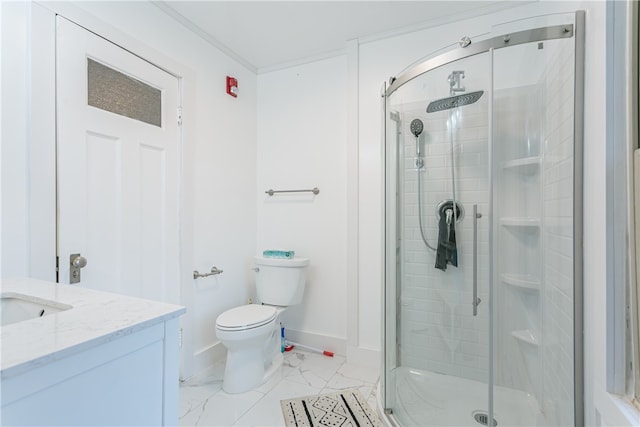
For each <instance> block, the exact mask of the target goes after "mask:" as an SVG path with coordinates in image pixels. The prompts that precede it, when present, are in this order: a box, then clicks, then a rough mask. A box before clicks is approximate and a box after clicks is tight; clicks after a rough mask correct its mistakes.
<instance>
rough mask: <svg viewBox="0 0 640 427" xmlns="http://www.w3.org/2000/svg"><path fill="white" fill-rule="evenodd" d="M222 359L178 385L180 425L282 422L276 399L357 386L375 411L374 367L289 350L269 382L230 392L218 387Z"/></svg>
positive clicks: (272, 424)
mask: <svg viewBox="0 0 640 427" xmlns="http://www.w3.org/2000/svg"><path fill="white" fill-rule="evenodd" d="M223 374H224V361H220V362H218V363H216V364H215V365H214V366H212V367H211V368H210V369H209V370H207V371H206V372H203V373H201V374H199V375H197V376H196V377H194V378H191V379H189V380H187V381H185V382H183V383H181V384H180V421H179V422H180V425H181V426H198V427H206V426H284V419H283V417H282V410H281V409H280V400H283V399H292V398H295V397H302V396H310V395H314V394H324V393H332V392H336V391H339V390H343V389H347V388H357V389H358V390H359V391H360V393H361V394H362V396H363V397H364V398H365V399H367V402H368V403H369V405H370V406H371V408H372V409H374V410H375V409H376V388H377V383H378V379H379V375H380V374H379V370H378V369H377V368H368V367H363V366H360V365H354V364H350V363H347V362H346V360H345V357H343V356H338V355H336V356H334V357H327V356H324V355H321V354H317V353H310V352H307V351H304V350H298V349H295V348H294V349H293V350H292V351H290V352H286V353H285V357H284V363H283V365H282V368H281V370H280V372H277V373H276V374H275V375H274V376H273V377H272V378H271V379H270V380H269V381H268V382H266V383H265V384H263V385H261V386H260V387H258V388H257V389H255V390H251V391H248V392H246V393H240V394H228V393H225V392H224V391H223V390H222V378H223Z"/></svg>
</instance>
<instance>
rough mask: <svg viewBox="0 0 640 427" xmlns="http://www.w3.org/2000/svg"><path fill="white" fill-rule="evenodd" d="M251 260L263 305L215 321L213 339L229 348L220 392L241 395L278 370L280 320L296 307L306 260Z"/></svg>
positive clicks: (236, 310) (239, 309)
mask: <svg viewBox="0 0 640 427" xmlns="http://www.w3.org/2000/svg"><path fill="white" fill-rule="evenodd" d="M254 260H255V265H256V268H255V271H256V292H257V296H258V300H259V301H260V302H261V303H262V304H247V305H243V306H240V307H235V308H232V309H230V310H227V311H225V312H224V313H222V314H221V315H220V316H218V318H217V319H216V336H217V337H218V339H219V340H220V341H221V342H222V344H223V345H224V346H225V347H226V348H227V362H226V365H225V369H224V380H223V383H222V389H223V390H224V391H225V392H227V393H243V392H245V391H249V390H252V389H254V388H256V387H258V386H259V385H260V384H262V383H263V382H265V381H266V380H268V379H269V378H270V377H271V376H272V375H273V374H274V373H275V372H276V371H277V370H278V369H279V368H280V366H281V365H282V359H283V358H282V353H281V352H280V344H281V340H280V324H279V320H278V318H279V316H280V314H281V313H282V312H283V311H284V310H286V308H287V307H289V306H292V305H296V304H300V302H302V297H303V295H304V288H305V285H306V269H307V266H308V265H309V259H308V258H291V259H285V258H267V257H262V256H257V257H255V258H254Z"/></svg>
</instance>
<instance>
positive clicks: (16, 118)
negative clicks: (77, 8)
mask: <svg viewBox="0 0 640 427" xmlns="http://www.w3.org/2000/svg"><path fill="white" fill-rule="evenodd" d="M25 9H26V6H25V5H24V4H21V3H5V4H3V5H2V26H1V30H2V49H1V52H2V64H3V72H2V82H1V84H2V136H1V138H2V175H3V179H2V264H1V265H2V267H1V268H0V272H1V273H2V275H3V277H7V276H24V275H25V273H26V271H27V266H28V261H27V257H26V253H27V250H28V246H27V242H28V237H27V236H28V235H27V159H28V157H27V147H26V145H25V144H24V141H25V138H26V132H27V117H26V115H25V111H26V109H27V98H26V96H24V94H25V92H26V89H27V81H28V77H29V74H28V71H27V65H28V63H27V57H26V52H27V49H26V43H27V41H26V37H27V24H26V20H27V16H26V14H25V13H24V11H25ZM8 65H12V67H11V68H10V69H9V68H8Z"/></svg>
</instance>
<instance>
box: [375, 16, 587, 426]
mask: <svg viewBox="0 0 640 427" xmlns="http://www.w3.org/2000/svg"><path fill="white" fill-rule="evenodd" d="M583 20H584V16H583V13H582V12H576V13H572V14H562V15H549V16H545V17H539V18H532V19H529V20H522V21H518V22H512V23H508V24H504V25H501V26H497V27H495V28H494V30H493V32H492V34H491V35H490V36H488V37H485V38H484V39H483V40H479V41H475V40H473V41H472V42H470V40H469V39H468V38H464V39H462V40H461V41H460V47H459V48H455V49H452V50H450V51H448V52H445V53H443V54H440V55H438V56H435V57H431V58H428V59H426V60H424V61H423V62H421V63H419V64H417V65H415V66H413V67H411V68H409V69H408V70H407V71H405V72H403V73H402V74H400V75H399V76H397V77H396V78H392V79H391V80H390V81H389V83H388V85H387V84H385V87H384V94H383V108H384V116H385V182H386V184H385V185H386V188H385V206H386V207H385V292H384V310H385V324H384V340H383V345H384V360H383V371H382V373H383V374H382V376H381V385H380V395H379V400H380V404H381V407H382V408H383V409H384V413H385V415H384V416H385V417H386V418H387V421H388V422H390V423H395V424H397V425H400V426H421V427H424V426H477V425H488V426H491V425H498V426H501V425H502V426H557V425H563V426H566V425H577V426H578V425H582V424H583V421H582V420H583V415H582V410H583V409H582V401H583V398H582V340H581V334H582V278H581V271H582V264H581V262H582V261H581V260H582V256H581V236H582V214H581V209H582V208H581V197H582V187H581V182H582V179H581V176H582V166H581V165H582V155H581V152H582V148H581V144H582V134H581V132H582V131H581V129H582V123H581V118H582V102H583V100H582V84H583V71H582V70H583Z"/></svg>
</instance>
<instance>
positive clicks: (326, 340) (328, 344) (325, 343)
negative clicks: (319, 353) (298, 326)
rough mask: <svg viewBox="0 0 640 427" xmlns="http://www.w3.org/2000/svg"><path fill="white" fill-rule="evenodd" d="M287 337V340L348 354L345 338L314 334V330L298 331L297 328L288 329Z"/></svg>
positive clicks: (342, 354) (343, 354) (339, 353)
mask: <svg viewBox="0 0 640 427" xmlns="http://www.w3.org/2000/svg"><path fill="white" fill-rule="evenodd" d="M285 339H286V340H287V341H293V342H297V343H300V344H302V345H305V346H309V347H314V348H317V349H320V350H328V351H332V352H333V353H335V354H338V355H340V356H346V355H347V340H345V339H344V338H338V337H331V336H328V335H320V334H314V333H312V332H303V331H296V330H295V329H286V330H285Z"/></svg>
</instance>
